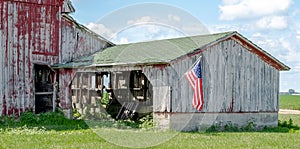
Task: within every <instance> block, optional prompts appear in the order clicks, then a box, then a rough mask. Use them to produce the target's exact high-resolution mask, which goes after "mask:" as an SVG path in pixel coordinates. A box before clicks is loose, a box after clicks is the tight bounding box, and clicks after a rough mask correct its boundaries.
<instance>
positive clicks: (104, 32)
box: [86, 22, 113, 38]
mask: <svg viewBox="0 0 300 149" xmlns="http://www.w3.org/2000/svg"><path fill="white" fill-rule="evenodd" d="M86 27H87V28H89V29H90V30H92V31H94V32H95V33H97V34H99V35H100V36H103V37H105V38H111V37H112V36H113V33H112V31H111V30H110V29H109V28H107V27H105V25H103V24H96V23H93V22H91V23H89V24H87V25H86Z"/></svg>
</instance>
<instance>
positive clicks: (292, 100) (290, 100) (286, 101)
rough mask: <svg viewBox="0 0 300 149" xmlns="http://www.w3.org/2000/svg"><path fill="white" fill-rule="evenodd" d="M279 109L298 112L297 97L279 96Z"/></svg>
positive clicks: (299, 98) (298, 102)
mask: <svg viewBox="0 0 300 149" xmlns="http://www.w3.org/2000/svg"><path fill="white" fill-rule="evenodd" d="M279 105H280V109H292V110H300V96H299V95H280V101H279Z"/></svg>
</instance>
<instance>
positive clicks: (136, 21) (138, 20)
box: [127, 16, 153, 25]
mask: <svg viewBox="0 0 300 149" xmlns="http://www.w3.org/2000/svg"><path fill="white" fill-rule="evenodd" d="M147 22H153V18H151V17H150V16H143V17H141V18H138V19H136V20H129V21H127V25H133V24H141V23H147Z"/></svg>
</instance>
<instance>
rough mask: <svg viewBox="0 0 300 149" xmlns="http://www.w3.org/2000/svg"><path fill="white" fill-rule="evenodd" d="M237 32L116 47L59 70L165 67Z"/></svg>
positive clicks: (66, 65) (62, 66)
mask: <svg viewBox="0 0 300 149" xmlns="http://www.w3.org/2000/svg"><path fill="white" fill-rule="evenodd" d="M234 33H236V32H225V33H218V34H208V35H199V36H192V37H182V38H174V39H164V40H156V41H148V42H139V43H130V44H123V45H116V46H113V47H109V48H106V49H104V50H103V51H100V52H97V53H94V54H93V55H91V56H88V57H83V58H80V59H77V60H74V61H73V62H69V63H66V64H60V65H58V67H60V68H76V67H89V66H114V65H134V64H162V63H163V64H166V63H169V62H170V61H172V60H174V59H176V58H178V57H181V56H183V55H186V54H189V53H192V52H194V51H195V50H197V49H199V48H201V47H204V46H206V45H208V44H210V43H213V42H215V41H218V39H223V38H224V37H227V36H228V35H231V34H234Z"/></svg>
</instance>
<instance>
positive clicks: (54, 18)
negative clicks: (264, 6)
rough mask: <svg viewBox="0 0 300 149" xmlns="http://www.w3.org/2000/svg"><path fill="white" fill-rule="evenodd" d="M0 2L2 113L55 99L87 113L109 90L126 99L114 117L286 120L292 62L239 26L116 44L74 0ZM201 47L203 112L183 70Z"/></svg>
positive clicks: (170, 123) (50, 105)
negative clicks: (286, 76)
mask: <svg viewBox="0 0 300 149" xmlns="http://www.w3.org/2000/svg"><path fill="white" fill-rule="evenodd" d="M0 2H1V3H0V18H1V22H0V69H1V70H2V71H1V72H0V115H19V114H20V113H21V112H22V111H27V110H32V111H34V112H35V113H39V112H44V111H48V110H53V109H54V108H55V107H56V104H57V105H59V106H60V107H62V108H63V109H65V110H66V111H70V112H71V111H72V109H73V108H74V107H72V106H74V105H75V106H76V107H77V108H79V111H80V112H83V108H84V106H87V105H91V104H94V103H96V102H97V101H99V100H100V99H101V98H102V97H103V95H104V94H103V92H104V91H106V92H108V93H109V94H110V98H111V101H113V102H111V104H117V105H118V104H119V107H118V108H119V109H118V111H120V112H119V113H116V114H115V115H114V117H116V118H122V112H124V111H122V109H125V111H126V110H127V111H129V112H130V111H137V112H138V113H141V114H142V113H148V112H153V114H154V117H155V120H156V121H157V122H158V125H160V126H162V127H165V128H172V129H180V130H181V129H183V130H191V129H195V128H198V127H199V126H205V125H211V124H212V123H214V122H217V121H223V122H226V121H231V122H232V123H236V124H239V125H246V124H247V123H248V122H249V121H253V122H255V123H256V124H258V125H271V126H274V125H277V120H278V110H279V105H278V100H279V99H278V98H279V97H278V92H279V71H283V70H289V67H287V66H286V65H284V64H283V63H281V62H280V61H278V60H277V59H275V58H274V57H272V56H271V55H270V54H268V53H267V52H265V51H264V50H262V49H261V48H259V47H258V46H256V45H255V44H253V43H252V42H251V41H249V40H248V39H246V38H245V37H243V36H242V35H240V34H239V33H237V32H226V33H219V34H212V35H201V36H193V37H184V38H177V39H166V40H158V41H150V42H141V43H132V44H125V45H114V44H113V43H111V42H109V41H107V40H105V39H103V38H102V37H101V36H99V35H97V34H95V33H93V32H92V31H90V30H89V29H87V28H86V27H84V26H82V25H80V24H78V23H77V22H76V21H74V20H73V19H72V18H71V17H70V16H69V15H68V14H69V13H71V12H74V8H73V7H72V5H71V3H70V1H69V0H43V1H41V0H0ZM103 49H105V50H103ZM200 56H201V57H202V58H201V62H202V63H201V65H202V69H203V70H202V73H203V74H202V75H203V93H204V102H205V103H204V107H203V109H202V110H201V111H196V110H195V109H194V108H192V99H193V91H192V90H191V88H190V86H189V84H188V81H187V79H186V78H185V76H184V74H185V73H186V72H188V71H189V70H190V69H191V68H192V67H193V65H194V64H195V63H196V62H197V60H198V59H199V57H200ZM55 64H59V65H55ZM54 65H55V67H51V66H54ZM92 108H93V107H92ZM120 108H121V110H120ZM91 110H92V109H91ZM93 110H94V111H93V112H97V110H96V109H95V108H94V109H93ZM124 113H125V112H124Z"/></svg>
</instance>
